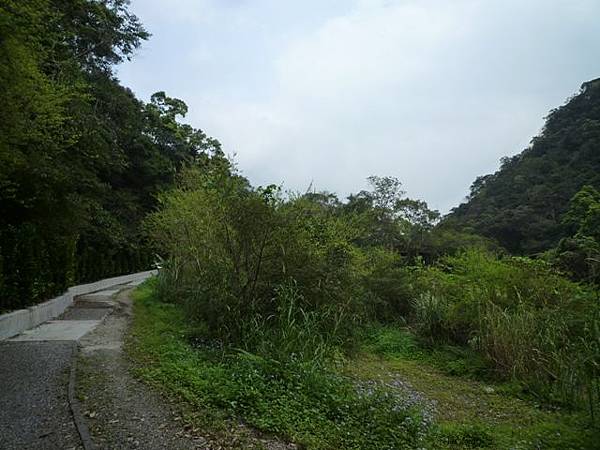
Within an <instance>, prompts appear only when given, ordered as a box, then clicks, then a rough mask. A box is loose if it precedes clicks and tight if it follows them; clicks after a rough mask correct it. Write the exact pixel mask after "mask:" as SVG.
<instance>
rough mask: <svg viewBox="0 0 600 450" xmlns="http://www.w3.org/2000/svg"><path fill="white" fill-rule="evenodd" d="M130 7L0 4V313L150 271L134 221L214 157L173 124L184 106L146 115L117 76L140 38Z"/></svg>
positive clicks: (54, 0)
mask: <svg viewBox="0 0 600 450" xmlns="http://www.w3.org/2000/svg"><path fill="white" fill-rule="evenodd" d="M128 4H129V2H128V1H126V0H106V1H88V0H70V1H63V0H28V1H14V0H8V1H5V2H2V4H1V5H0V61H2V64H0V104H1V105H2V106H1V108H0V255H1V256H0V259H1V260H2V266H1V267H2V274H1V275H0V280H2V281H1V282H0V288H1V290H0V309H14V308H19V307H25V306H27V305H30V304H32V303H36V302H38V301H42V300H44V299H47V298H48V297H49V296H51V295H52V294H55V293H58V292H60V291H62V290H63V289H64V288H65V287H66V286H67V285H68V284H71V283H73V282H74V281H91V280H94V279H98V278H103V277H106V276H111V275H117V274H122V273H124V272H130V271H137V270H140V269H147V268H149V265H150V260H151V256H152V254H153V253H154V252H153V249H152V248H151V247H150V246H149V245H148V243H147V242H146V240H145V238H144V236H143V235H142V234H141V230H140V223H141V221H142V219H143V217H144V216H145V215H146V214H147V212H148V211H150V210H152V209H153V208H154V207H155V206H156V195H157V193H158V192H159V191H160V190H162V189H166V188H169V187H171V186H172V185H173V179H174V176H175V173H176V172H177V171H178V170H180V169H181V168H182V167H183V166H184V165H186V164H196V165H197V166H198V167H202V166H203V165H204V164H206V163H207V162H208V160H210V159H212V158H215V159H219V158H222V152H221V150H220V145H219V143H218V142H217V141H215V140H214V139H211V138H208V137H207V136H206V135H205V134H204V133H203V132H202V131H200V130H196V129H193V128H192V127H190V126H189V125H187V124H181V123H179V122H178V119H179V118H180V117H181V116H183V115H185V113H186V111H187V107H186V106H185V104H184V103H183V102H182V101H181V100H177V99H172V98H169V97H168V96H166V95H165V93H164V92H159V93H157V94H155V95H154V96H153V97H152V101H151V103H150V104H147V105H146V104H144V103H142V102H140V101H139V100H137V99H136V98H135V97H134V95H133V94H132V93H131V91H129V90H128V89H125V88H123V87H122V86H121V85H119V83H118V81H117V80H116V79H115V78H114V77H113V75H112V67H113V65H114V64H117V63H119V62H121V61H123V60H126V59H129V58H131V56H132V54H133V52H134V51H135V50H136V49H137V48H138V47H139V45H140V44H141V42H142V41H143V40H144V39H146V38H147V37H148V33H147V32H146V31H145V30H144V28H143V27H142V26H141V24H140V23H139V21H138V19H137V18H136V17H135V16H134V15H132V14H131V13H130V12H129V10H128Z"/></svg>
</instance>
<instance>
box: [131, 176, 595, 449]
mask: <svg viewBox="0 0 600 450" xmlns="http://www.w3.org/2000/svg"><path fill="white" fill-rule="evenodd" d="M231 167H232V165H227V166H224V167H219V166H217V165H213V166H212V168H211V169H210V170H203V171H199V170H196V169H194V168H192V169H189V170H185V171H184V172H183V174H182V177H181V179H180V184H179V186H178V188H176V189H174V190H172V191H170V192H167V193H164V194H163V195H162V196H161V197H160V208H159V210H158V211H157V212H156V213H153V214H152V215H150V216H149V218H148V219H147V221H146V227H147V232H148V233H149V236H150V237H151V238H152V239H153V242H154V243H155V245H156V246H157V247H158V248H159V249H160V251H161V252H162V253H163V254H165V255H169V257H168V258H166V259H165V260H163V261H161V270H160V274H159V276H158V277H157V279H156V280H155V281H154V282H153V284H152V285H151V286H147V287H146V288H145V289H146V291H145V294H144V295H143V296H144V297H146V300H144V301H140V302H138V306H137V308H138V311H139V312H140V314H141V315H142V316H141V317H142V318H141V319H136V320H139V325H138V326H137V327H136V331H135V333H137V336H138V337H139V341H138V344H137V345H136V346H134V348H136V349H137V350H136V351H135V352H137V354H138V355H140V354H141V355H143V354H144V353H145V352H146V354H148V355H149V357H150V358H155V359H154V360H152V359H151V360H150V361H148V362H147V369H141V370H142V373H141V375H142V376H143V377H144V378H146V379H147V380H149V381H151V382H153V383H156V384H157V385H161V386H166V387H167V390H168V391H170V392H171V393H173V394H175V395H177V396H179V397H181V398H183V399H184V400H186V401H187V402H190V403H191V404H193V405H195V406H196V407H197V408H198V410H202V411H208V414H209V417H211V418H214V417H221V418H228V419H229V420H233V419H234V418H238V419H241V420H243V421H244V422H245V423H247V424H248V425H251V426H252V427H255V428H256V429H258V430H261V431H264V432H267V433H274V434H276V435H278V436H281V437H283V438H285V439H288V440H290V441H291V442H295V443H299V444H303V445H305V446H307V447H308V448H335V447H338V448H419V447H427V448H457V449H458V448H501V447H502V446H503V445H505V444H506V445H510V446H514V448H557V449H558V448H581V449H585V448H593V445H594V444H593V440H592V436H594V435H595V434H597V431H598V428H597V427H598V414H599V409H598V405H599V403H600V397H599V365H598V364H599V361H600V347H599V343H600V334H599V333H598V330H599V323H600V307H599V301H598V290H597V288H596V287H594V286H593V285H592V284H584V283H578V282H575V281H571V280H569V279H567V278H566V277H565V276H563V275H562V274H561V273H560V272H559V271H558V270H557V269H556V268H555V267H554V266H553V265H552V264H551V263H550V262H546V261H544V260H541V259H538V260H533V259H529V258H525V257H513V256H509V255H507V254H504V253H502V252H499V251H498V249H497V247H495V246H494V244H493V243H491V242H489V241H486V240H485V239H482V238H477V237H474V236H468V235H467V234H465V233H455V234H454V242H456V241H459V240H463V241H464V244H463V245H462V250H461V249H457V250H450V249H442V248H435V242H436V238H437V236H436V235H437V233H438V229H437V228H436V227H435V224H436V221H437V220H438V214H437V213H436V212H435V211H431V210H429V209H428V208H427V205H426V204H425V203H424V202H419V201H414V200H411V199H408V198H406V197H405V195H404V192H402V190H401V185H400V183H399V182H398V181H397V180H395V179H393V178H380V177H371V178H370V183H371V186H372V189H371V190H370V191H362V192H360V193H358V194H356V195H353V196H350V197H349V199H348V201H347V202H340V201H339V200H338V199H337V198H336V197H335V196H333V195H331V194H328V193H306V194H290V193H283V192H281V190H280V189H279V188H277V187H276V186H269V187H266V188H254V187H252V186H251V185H250V184H249V183H248V182H247V180H246V179H244V178H243V177H241V176H239V175H238V174H237V173H235V172H231ZM445 233H452V231H449V230H445ZM452 241H453V240H452V239H450V240H448V241H447V242H452ZM444 254H445V255H446V256H442V255H444ZM161 318H162V319H161ZM163 327H164V328H163ZM161 329H162V331H161ZM152 340H154V341H152ZM453 377H455V378H456V380H455V381H452V379H453ZM419 380H420V381H419ZM424 380H429V383H428V384H426V383H424ZM407 383H408V384H407ZM442 387H443V388H444V389H446V390H448V392H446V393H443V392H442V391H441V388H442ZM477 393H480V394H481V395H484V396H485V395H487V398H486V400H485V401H484V400H482V399H480V398H477ZM453 396H456V398H455V399H452V397H453ZM466 397H470V398H471V399H472V400H471V403H469V401H463V400H464V398H466ZM488 400H489V401H490V402H491V403H490V402H488ZM436 405H439V408H438V406H436ZM470 408H473V410H474V411H485V412H480V414H479V416H478V417H476V416H474V415H473V414H470V413H468V411H465V410H468V409H470ZM453 409H454V411H452V410H453ZM217 422H218V421H217ZM517 425H518V426H517ZM515 427H517V428H518V429H519V432H518V433H516V432H515V431H514V429H515Z"/></svg>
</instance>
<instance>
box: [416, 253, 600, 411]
mask: <svg viewBox="0 0 600 450" xmlns="http://www.w3.org/2000/svg"><path fill="white" fill-rule="evenodd" d="M415 293H416V294H415V302H414V313H413V319H412V320H413V321H414V324H415V327H416V330H417V331H418V332H419V334H420V335H421V336H422V337H424V338H425V339H428V340H429V341H430V342H433V343H445V342H451V343H457V344H462V345H464V344H469V345H470V346H472V348H474V349H477V350H478V351H480V352H481V353H482V354H483V355H484V356H485V357H486V358H487V359H488V360H489V361H490V363H492V364H493V367H494V368H495V370H496V371H497V373H498V374H500V375H501V376H502V377H504V378H509V379H510V378H514V379H516V380H519V381H521V382H523V383H524V384H525V385H526V386H527V387H528V389H530V390H531V391H533V392H535V393H537V394H538V395H541V396H542V397H544V398H546V399H549V400H554V401H560V402H563V403H565V404H568V405H574V406H578V407H582V408H588V409H589V410H590V414H591V416H592V418H593V417H594V415H596V414H597V413H598V407H597V405H598V403H599V402H600V398H599V397H598V390H597V389H598V382H599V377H600V370H599V369H600V351H599V350H600V339H599V337H600V336H599V334H598V329H599V328H600V321H599V318H600V304H599V303H598V297H597V293H594V291H593V290H591V289H587V288H584V287H582V286H579V285H577V284H575V283H572V282H570V281H568V280H566V279H565V278H562V277H561V276H559V275H558V274H557V273H555V272H553V271H552V270H551V269H550V268H549V267H548V266H547V265H546V264H545V263H544V262H542V261H532V260H527V259H524V258H504V259H498V258H496V257H495V256H493V255H490V254H486V253H482V252H477V251H469V252H466V253H463V254H460V255H458V256H455V257H448V258H444V259H442V260H441V261H440V262H439V263H438V264H437V265H436V266H433V267H429V268H424V269H423V270H422V271H421V273H419V274H418V280H417V281H416V283H415Z"/></svg>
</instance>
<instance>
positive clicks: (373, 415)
mask: <svg viewBox="0 0 600 450" xmlns="http://www.w3.org/2000/svg"><path fill="white" fill-rule="evenodd" d="M134 296H135V320H134V325H133V331H132V339H131V346H130V347H131V348H130V352H131V354H132V356H133V357H134V359H135V360H136V361H137V362H138V363H139V364H138V365H137V367H138V368H137V374H138V375H139V376H140V377H141V378H142V379H144V380H145V381H147V382H149V383H150V384H152V385H155V386H157V387H159V388H160V389H163V390H165V391H167V392H168V393H169V394H171V395H174V396H176V397H177V398H179V399H181V400H183V401H185V402H186V403H188V404H190V405H192V406H193V407H194V408H196V409H198V410H200V411H202V413H203V414H202V420H203V425H204V426H208V427H212V428H215V429H216V428H218V425H219V423H222V422H223V421H224V420H227V419H241V420H243V422H245V423H246V424H248V425H250V426H252V427H254V428H256V429H258V430H260V431H263V432H266V433H273V434H276V435H278V436H281V437H283V438H285V439H287V440H290V441H293V442H295V443H298V444H302V445H304V446H306V447H307V448H311V449H330V448H336V449H389V448H394V449H402V448H416V447H418V446H419V442H420V440H421V439H422V438H423V437H424V436H425V434H426V425H425V424H424V422H423V421H422V419H421V415H420V413H419V411H417V410H415V409H410V408H405V407H404V406H402V405H401V404H399V402H398V400H399V399H398V398H397V397H396V396H394V395H391V393H390V392H388V391H386V390H385V389H384V388H379V387H376V388H373V389H369V390H364V389H363V390H361V389H359V388H358V386H357V385H356V384H355V383H354V382H353V381H352V380H351V379H350V378H348V377H345V376H342V375H340V374H339V373H336V372H335V371H334V370H330V369H327V368H324V367H319V366H314V365H311V364H307V363H305V362H302V361H301V360H294V359H290V360H289V361H286V362H277V361H275V360H273V359H266V358H263V357H259V356H257V355H254V354H251V353H248V352H245V351H235V350H233V349H225V348H222V347H220V346H217V345H209V344H207V343H204V344H196V345H192V343H191V341H190V337H191V336H196V335H197V330H193V329H192V328H190V326H189V322H188V321H187V320H186V319H185V316H184V313H183V310H182V309H181V308H180V307H179V306H176V305H173V304H167V303H163V302H160V301H158V300H157V299H155V298H154V296H153V286H152V283H146V284H145V285H143V286H142V287H141V288H139V289H138V290H137V291H136V292H135V293H134ZM194 342H197V341H194Z"/></svg>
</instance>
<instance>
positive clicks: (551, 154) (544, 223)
mask: <svg viewBox="0 0 600 450" xmlns="http://www.w3.org/2000/svg"><path fill="white" fill-rule="evenodd" d="M586 184H587V185H592V186H594V187H596V188H599V187H600V79H596V80H592V81H589V82H587V83H584V84H583V85H582V87H581V89H580V91H579V93H578V94H576V95H575V96H573V97H572V98H571V99H570V100H568V102H567V103H566V104H565V105H563V106H561V107H559V108H557V109H555V110H553V111H551V112H550V114H549V115H548V117H547V119H546V124H545V126H544V129H543V130H542V133H541V134H540V135H539V136H537V137H535V138H534V139H533V140H532V143H531V146H530V147H529V148H527V149H525V150H524V151H523V152H522V153H520V154H518V155H516V156H513V157H510V158H503V159H502V165H501V167H500V169H499V170H498V171H497V172H496V173H494V174H490V175H485V176H481V177H478V178H477V179H476V180H475V182H474V183H473V184H472V185H471V193H470V195H469V197H468V198H467V201H466V202H465V203H463V204H461V205H460V206H458V207H457V208H454V209H453V211H452V212H451V213H450V215H449V216H448V217H447V218H446V220H445V223H446V224H447V225H451V226H458V227H460V228H463V229H464V228H466V229H469V230H470V231H473V232H475V233H477V234H481V235H484V236H487V237H491V238H494V239H496V240H498V242H499V243H500V244H501V245H502V246H504V247H505V248H506V249H508V250H509V251H511V252H512V253H519V254H532V253H536V252H540V251H544V250H547V249H549V248H551V247H553V246H554V245H556V243H557V242H558V241H559V239H560V238H561V237H563V236H564V233H565V230H564V228H563V226H562V225H561V223H560V221H561V216H562V214H563V213H564V212H565V211H566V209H567V207H568V202H569V200H570V199H571V198H572V197H573V195H575V194H576V193H577V191H579V189H580V188H581V187H582V186H583V185H586Z"/></svg>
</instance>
